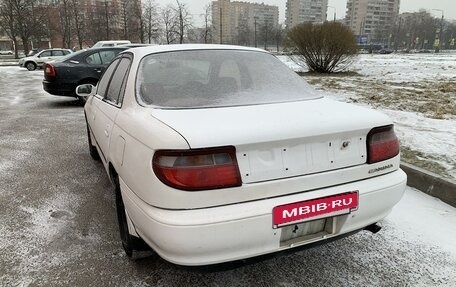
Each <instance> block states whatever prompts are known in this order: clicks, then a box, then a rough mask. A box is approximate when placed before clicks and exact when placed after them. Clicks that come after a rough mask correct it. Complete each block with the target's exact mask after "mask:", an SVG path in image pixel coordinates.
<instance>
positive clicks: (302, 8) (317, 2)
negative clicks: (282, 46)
mask: <svg viewBox="0 0 456 287" xmlns="http://www.w3.org/2000/svg"><path fill="white" fill-rule="evenodd" d="M286 9H287V10H286V16H285V17H286V18H285V24H286V26H287V28H288V29H291V28H293V27H295V26H296V25H299V24H301V23H323V22H324V21H326V12H327V10H328V0H287V4H286Z"/></svg>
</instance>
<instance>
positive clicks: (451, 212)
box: [384, 187, 456, 276]
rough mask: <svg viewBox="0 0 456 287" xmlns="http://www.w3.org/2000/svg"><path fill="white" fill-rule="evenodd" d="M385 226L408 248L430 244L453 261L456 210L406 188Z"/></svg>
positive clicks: (454, 254)
mask: <svg viewBox="0 0 456 287" xmlns="http://www.w3.org/2000/svg"><path fill="white" fill-rule="evenodd" d="M384 223H385V224H386V225H390V226H392V227H394V229H391V232H393V233H395V234H396V235H398V237H400V238H403V239H404V240H405V241H408V242H410V244H413V245H420V244H426V245H429V244H431V246H430V247H434V248H439V249H440V248H441V249H444V250H446V251H447V252H449V253H451V254H452V256H454V258H456V242H455V239H456V208H454V207H452V206H450V205H448V204H446V203H443V202H442V201H440V200H439V199H437V198H434V197H432V196H429V195H427V194H425V193H422V192H420V191H418V190H416V189H414V188H411V187H407V189H406V192H405V195H404V197H403V198H402V200H401V201H400V202H399V204H398V205H396V206H395V207H394V209H393V212H391V214H390V215H389V216H388V217H387V218H386V219H385V221H384ZM417 260H419V258H417ZM454 272H455V276H456V271H454Z"/></svg>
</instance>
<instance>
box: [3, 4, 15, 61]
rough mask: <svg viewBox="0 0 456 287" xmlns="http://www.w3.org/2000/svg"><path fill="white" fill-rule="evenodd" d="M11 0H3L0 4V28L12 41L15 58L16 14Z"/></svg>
mask: <svg viewBox="0 0 456 287" xmlns="http://www.w3.org/2000/svg"><path fill="white" fill-rule="evenodd" d="M13 2H14V1H13V0H3V2H2V3H1V4H0V28H1V29H2V30H3V31H4V32H5V33H6V35H8V37H9V38H10V39H11V41H13V45H14V47H15V49H14V55H15V58H18V57H19V55H18V45H17V42H18V30H17V26H16V25H17V24H16V21H15V18H16V15H15V10H14V3H13Z"/></svg>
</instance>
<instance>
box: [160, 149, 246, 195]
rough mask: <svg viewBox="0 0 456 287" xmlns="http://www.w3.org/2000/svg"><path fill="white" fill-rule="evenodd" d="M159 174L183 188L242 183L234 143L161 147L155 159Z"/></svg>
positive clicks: (165, 182)
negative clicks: (179, 147)
mask: <svg viewBox="0 0 456 287" xmlns="http://www.w3.org/2000/svg"><path fill="white" fill-rule="evenodd" d="M152 166H153V169H154V172H155V174H156V175H157V177H158V178H159V179H160V180H161V181H162V182H163V183H164V184H166V185H169V186H171V187H174V188H177V189H182V190H190V191H195V190H205V189H218V188H228V187H234V186H240V185H241V184H242V181H241V175H240V173H239V167H238V164H237V160H236V150H235V148H234V147H220V148H208V149H196V150H161V151H157V152H156V153H155V155H154V158H153V160H152Z"/></svg>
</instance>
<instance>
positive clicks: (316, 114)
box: [152, 98, 391, 184]
mask: <svg viewBox="0 0 456 287" xmlns="http://www.w3.org/2000/svg"><path fill="white" fill-rule="evenodd" d="M152 115H153V116H154V117H155V118H157V119H159V120H160V121H162V122H163V123H165V124H167V125H168V126H170V127H171V128H173V129H174V130H176V131H177V132H179V133H180V134H181V135H182V136H183V137H184V138H185V139H186V141H187V142H188V145H189V147H190V148H191V149H199V148H208V147H220V146H234V147H235V148H236V157H237V161H238V164H239V169H240V173H241V176H242V182H243V183H244V184H248V183H256V182H263V181H268V180H275V179H281V178H287V177H294V176H301V175H306V174H315V173H320V172H324V171H330V170H336V169H343V168H346V167H351V166H356V165H361V164H364V163H366V158H367V151H366V136H367V134H368V132H369V131H370V130H371V129H372V128H374V127H377V126H383V125H388V124H391V121H390V120H389V118H388V117H386V116H384V115H383V114H381V113H378V112H375V111H373V110H370V109H366V108H362V107H358V106H354V105H350V104H346V103H341V102H336V101H332V100H328V99H325V98H321V99H315V100H307V101H301V102H288V103H280V104H267V105H256V106H240V107H223V108H211V109H184V110H182V109H180V110H172V109H153V111H152Z"/></svg>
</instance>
